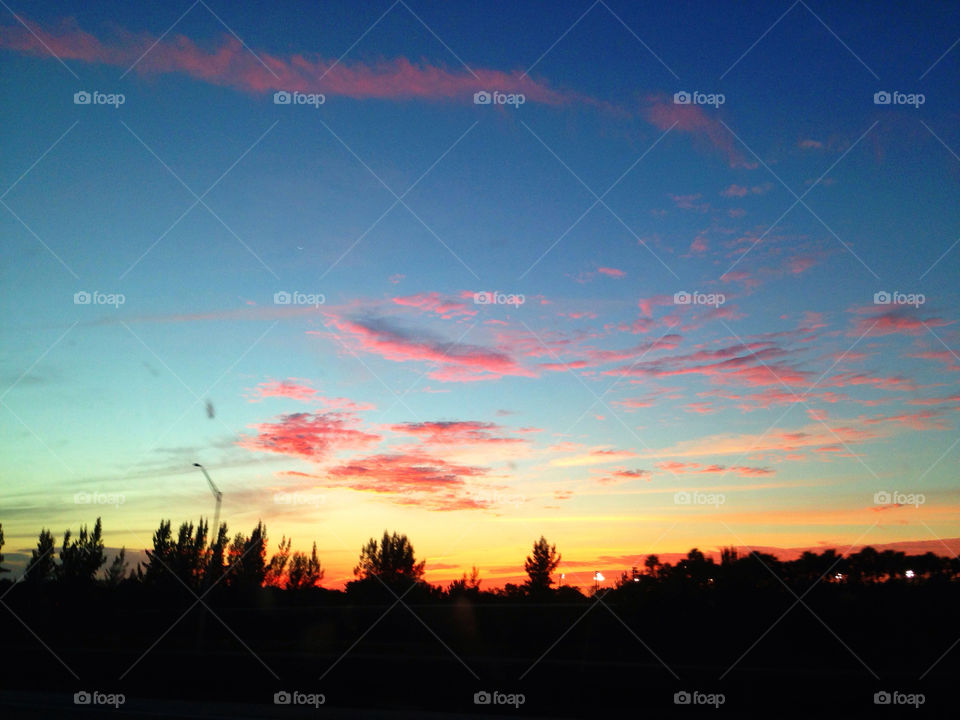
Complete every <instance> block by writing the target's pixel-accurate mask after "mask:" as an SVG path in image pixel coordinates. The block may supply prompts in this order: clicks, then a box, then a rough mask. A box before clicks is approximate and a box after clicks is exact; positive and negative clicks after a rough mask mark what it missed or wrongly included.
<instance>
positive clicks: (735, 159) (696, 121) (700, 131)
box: [646, 98, 757, 168]
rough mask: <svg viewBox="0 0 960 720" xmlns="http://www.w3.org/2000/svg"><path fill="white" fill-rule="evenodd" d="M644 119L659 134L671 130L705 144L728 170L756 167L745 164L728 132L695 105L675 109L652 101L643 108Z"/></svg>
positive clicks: (656, 99)
mask: <svg viewBox="0 0 960 720" xmlns="http://www.w3.org/2000/svg"><path fill="white" fill-rule="evenodd" d="M646 117H647V120H648V121H649V122H651V123H652V124H653V125H655V126H656V127H658V128H659V129H661V130H666V129H667V128H670V127H674V129H675V130H679V131H681V132H685V133H689V134H690V135H692V136H693V137H695V138H701V139H704V140H706V141H707V142H709V143H710V144H711V145H712V146H713V147H714V148H716V149H717V150H719V151H720V152H721V153H722V154H723V155H724V156H725V157H726V159H727V162H728V163H729V164H730V167H744V168H755V167H756V166H757V165H756V163H752V162H748V161H747V160H746V158H745V156H744V155H743V153H742V152H740V150H739V148H737V146H736V144H735V138H734V137H733V135H731V134H730V131H728V130H727V129H726V128H725V127H723V125H721V124H720V122H719V121H718V120H715V119H714V118H712V117H710V116H708V115H707V114H706V112H705V111H704V110H703V108H702V107H700V106H699V105H677V104H674V103H672V102H670V101H669V100H666V99H663V98H654V99H653V100H652V101H651V103H650V105H649V107H648V108H647V111H646Z"/></svg>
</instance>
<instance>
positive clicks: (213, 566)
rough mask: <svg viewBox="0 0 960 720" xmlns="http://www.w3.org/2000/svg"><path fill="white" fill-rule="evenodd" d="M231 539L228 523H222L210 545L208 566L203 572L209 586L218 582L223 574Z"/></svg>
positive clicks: (205, 581) (204, 580)
mask: <svg viewBox="0 0 960 720" xmlns="http://www.w3.org/2000/svg"><path fill="white" fill-rule="evenodd" d="M229 541H230V536H229V534H228V533H227V524H226V523H220V528H219V529H218V530H217V537H216V539H215V540H214V541H213V543H212V544H211V545H210V553H209V554H208V556H207V566H206V568H205V569H204V572H203V582H204V585H206V586H207V587H210V586H211V585H213V583H215V582H217V581H218V580H219V579H220V578H221V577H222V576H223V572H224V570H225V567H224V564H223V563H224V559H225V557H226V553H227V543H228V542H229Z"/></svg>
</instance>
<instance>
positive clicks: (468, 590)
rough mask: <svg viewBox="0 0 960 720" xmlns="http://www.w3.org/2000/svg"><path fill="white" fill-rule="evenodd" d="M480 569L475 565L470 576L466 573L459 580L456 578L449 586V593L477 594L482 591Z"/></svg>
mask: <svg viewBox="0 0 960 720" xmlns="http://www.w3.org/2000/svg"><path fill="white" fill-rule="evenodd" d="M481 582H482V580H480V571H479V570H477V566H476V565H474V566H473V568H472V569H471V570H470V575H469V577H468V576H467V574H466V573H464V574H463V577H462V578H460V579H459V580H454V581H453V582H451V583H450V584H449V585H448V586H447V594H449V595H477V594H478V593H479V592H480V583H481Z"/></svg>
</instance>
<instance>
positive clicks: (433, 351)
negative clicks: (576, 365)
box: [308, 318, 536, 382]
mask: <svg viewBox="0 0 960 720" xmlns="http://www.w3.org/2000/svg"><path fill="white" fill-rule="evenodd" d="M332 323H333V325H334V326H335V327H336V328H337V329H338V330H340V331H341V332H342V333H344V334H345V335H346V336H347V338H348V340H349V341H352V343H353V344H354V345H356V346H357V348H358V349H360V350H362V351H364V352H368V353H371V354H374V355H379V356H380V357H382V358H384V359H386V360H391V361H393V362H412V361H421V362H431V363H436V365H437V366H438V367H437V368H434V369H432V370H430V371H428V372H427V375H428V377H430V378H432V379H434V380H441V381H443V382H472V381H477V380H494V379H497V378H500V377H502V376H504V375H513V376H521V377H536V374H535V373H534V372H533V371H531V370H529V369H527V368H524V367H522V366H520V365H519V364H517V363H516V362H515V361H514V360H513V358H511V357H510V356H509V355H507V354H506V353H505V352H501V351H499V350H491V349H488V348H484V347H480V346H477V345H467V344H463V343H456V342H445V341H441V340H435V339H432V338H427V337H418V336H416V335H413V334H412V333H408V332H405V331H401V330H400V329H398V328H395V327H392V326H390V325H389V324H388V323H386V322H385V321H374V320H369V321H352V320H346V319H341V318H334V319H333V321H332ZM308 334H313V335H321V334H324V333H322V332H319V331H313V330H310V331H308Z"/></svg>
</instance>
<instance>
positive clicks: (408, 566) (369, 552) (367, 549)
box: [353, 530, 426, 584]
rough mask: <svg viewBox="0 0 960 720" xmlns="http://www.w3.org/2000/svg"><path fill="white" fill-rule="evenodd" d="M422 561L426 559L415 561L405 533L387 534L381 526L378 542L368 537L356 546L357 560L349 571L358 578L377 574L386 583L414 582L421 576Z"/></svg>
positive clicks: (411, 546) (362, 578) (365, 578)
mask: <svg viewBox="0 0 960 720" xmlns="http://www.w3.org/2000/svg"><path fill="white" fill-rule="evenodd" d="M425 564H426V561H420V562H419V563H418V562H417V561H416V557H415V556H414V554H413V545H411V544H410V541H409V540H408V539H407V536H406V535H400V534H398V533H396V532H394V533H393V535H390V534H389V533H388V532H387V531H386V530H384V531H383V539H382V540H381V541H380V543H379V544H378V543H377V541H376V539H374V538H370V541H369V542H368V543H367V544H366V545H364V546H363V548H362V549H361V550H360V563H359V564H358V565H357V566H356V567H355V568H354V569H353V574H354V575H356V576H357V577H358V578H360V579H361V580H367V579H370V578H374V577H377V578H380V579H381V580H383V581H384V582H385V583H387V584H390V583H395V582H398V581H401V580H407V581H412V582H418V581H420V580H421V579H422V578H423V568H424V565H425Z"/></svg>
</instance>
